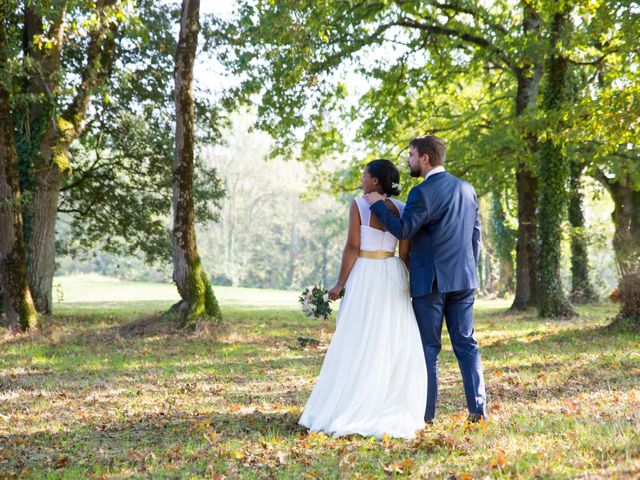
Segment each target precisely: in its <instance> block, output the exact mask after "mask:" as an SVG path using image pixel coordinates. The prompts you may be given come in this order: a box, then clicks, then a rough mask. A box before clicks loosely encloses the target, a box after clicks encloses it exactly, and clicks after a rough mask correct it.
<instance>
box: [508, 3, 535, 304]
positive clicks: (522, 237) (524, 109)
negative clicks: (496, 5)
mask: <svg viewBox="0 0 640 480" xmlns="http://www.w3.org/2000/svg"><path fill="white" fill-rule="evenodd" d="M541 23H542V22H541V20H540V18H539V17H538V15H537V14H536V12H535V11H534V10H533V9H532V8H531V7H529V6H528V5H525V6H524V19H523V22H522V25H523V29H524V32H525V34H526V35H527V36H530V37H531V38H532V42H531V45H532V46H531V49H532V52H531V55H530V59H529V61H527V62H526V63H525V65H524V67H523V68H522V69H521V70H520V71H519V72H518V89H517V93H516V115H517V116H521V115H527V114H529V113H530V112H531V111H532V110H533V109H535V107H536V102H537V99H538V94H539V91H540V81H541V79H542V60H541V58H540V57H541V55H540V54H539V52H538V51H537V49H536V45H535V44H536V42H537V41H539V40H540V28H541ZM527 142H528V144H529V150H530V152H531V157H532V158H533V157H534V156H535V154H536V152H537V150H538V138H537V137H536V136H535V135H534V134H529V135H528V136H527ZM516 189H517V192H518V235H517V239H516V295H515V298H514V300H513V304H512V305H511V309H513V310H526V309H527V308H528V307H533V306H535V305H536V303H537V290H538V278H537V270H538V253H539V252H538V235H537V218H536V206H537V203H538V180H537V178H536V175H535V173H534V169H532V168H531V166H530V165H529V164H527V162H524V161H523V162H519V163H518V166H517V171H516Z"/></svg>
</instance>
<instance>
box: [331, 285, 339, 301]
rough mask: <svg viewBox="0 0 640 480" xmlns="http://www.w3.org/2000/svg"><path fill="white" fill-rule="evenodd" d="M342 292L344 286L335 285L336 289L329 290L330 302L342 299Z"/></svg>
mask: <svg viewBox="0 0 640 480" xmlns="http://www.w3.org/2000/svg"><path fill="white" fill-rule="evenodd" d="M341 291H342V285H334V287H333V288H332V289H331V290H329V300H331V301H333V300H338V299H339V298H340V292H341Z"/></svg>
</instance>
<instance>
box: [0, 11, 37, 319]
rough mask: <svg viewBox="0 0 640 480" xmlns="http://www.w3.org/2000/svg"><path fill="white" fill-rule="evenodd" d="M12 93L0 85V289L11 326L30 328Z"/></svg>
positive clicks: (0, 29)
mask: <svg viewBox="0 0 640 480" xmlns="http://www.w3.org/2000/svg"><path fill="white" fill-rule="evenodd" d="M5 21H6V17H5V12H3V11H0V63H2V64H4V63H5V62H6V55H5V52H4V51H3V47H4V45H5V44H6V36H5ZM10 111H11V109H10V105H9V93H8V92H7V91H6V90H5V88H4V86H3V85H1V84H0V282H1V284H0V292H2V297H3V299H2V304H3V305H2V306H3V310H4V313H5V316H6V319H7V323H8V325H9V328H11V329H18V328H19V329H20V330H28V329H34V328H36V327H37V325H38V315H37V313H36V310H35V308H34V305H33V300H32V298H31V292H30V291H29V286H28V283H27V269H26V265H25V254H24V253H25V252H24V238H23V234H22V213H21V201H20V176H19V172H18V155H17V152H16V148H15V144H14V140H13V122H12V119H11V116H10V114H9V112H10Z"/></svg>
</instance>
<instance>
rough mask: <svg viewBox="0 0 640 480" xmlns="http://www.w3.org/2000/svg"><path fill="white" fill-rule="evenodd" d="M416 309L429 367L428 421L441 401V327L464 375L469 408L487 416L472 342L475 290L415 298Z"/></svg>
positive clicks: (414, 307) (426, 418) (478, 364)
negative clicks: (439, 377) (444, 328)
mask: <svg viewBox="0 0 640 480" xmlns="http://www.w3.org/2000/svg"><path fill="white" fill-rule="evenodd" d="M412 301H413V309H414V311H415V314H416V319H417V320H418V328H419V329H420V337H421V339H422V347H423V349H424V357H425V360H426V363H427V375H428V384H427V408H426V411H425V415H424V418H425V420H431V419H433V418H434V417H435V414H436V403H437V400H438V354H439V353H440V350H441V349H442V341H441V337H442V323H443V319H444V320H446V322H447V330H448V331H449V338H450V339H451V345H452V347H453V351H454V353H455V355H456V358H457V359H458V366H459V367H460V373H461V374H462V383H463V386H464V393H465V396H466V399H467V408H468V409H469V413H470V414H472V415H482V416H484V417H486V416H487V412H486V393H485V387H484V375H483V373H482V361H481V360H480V350H479V349H478V344H477V342H476V340H475V339H474V338H473V333H474V320H473V302H474V293H473V290H461V291H457V292H447V293H439V292H437V291H435V292H434V293H431V294H429V295H424V296H422V297H417V298H414V299H413V300H412Z"/></svg>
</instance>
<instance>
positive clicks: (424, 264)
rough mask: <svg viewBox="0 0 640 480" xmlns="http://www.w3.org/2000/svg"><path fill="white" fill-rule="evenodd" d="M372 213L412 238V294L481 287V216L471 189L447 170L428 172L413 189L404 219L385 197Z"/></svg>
mask: <svg viewBox="0 0 640 480" xmlns="http://www.w3.org/2000/svg"><path fill="white" fill-rule="evenodd" d="M370 208H371V211H372V212H373V213H375V215H376V217H378V219H379V220H380V222H381V223H382V224H383V225H384V226H385V227H386V229H387V230H389V232H391V233H392V234H393V235H394V236H395V237H397V238H398V239H400V240H404V239H411V246H410V250H409V272H410V275H411V277H410V284H411V296H412V297H420V296H423V295H428V294H430V293H432V290H433V285H434V281H437V291H438V292H441V293H446V292H456V291H459V290H467V289H473V288H477V287H478V271H477V264H478V257H479V254H480V217H479V215H478V198H477V196H476V192H475V190H474V189H473V187H472V186H471V185H470V184H468V183H467V182H464V181H462V180H460V179H459V178H457V177H454V176H453V175H450V174H449V173H447V172H440V173H435V174H433V175H430V176H429V177H428V178H427V179H426V180H425V181H424V182H422V183H421V184H420V185H418V186H416V187H414V188H412V189H411V191H410V192H409V196H408V198H407V204H406V206H405V209H404V212H403V214H402V217H401V218H399V217H396V216H394V215H393V214H392V213H391V211H390V210H389V208H388V207H387V205H386V204H385V203H384V201H382V200H380V201H378V202H376V203H374V204H373V205H371V207H370Z"/></svg>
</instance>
